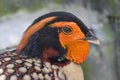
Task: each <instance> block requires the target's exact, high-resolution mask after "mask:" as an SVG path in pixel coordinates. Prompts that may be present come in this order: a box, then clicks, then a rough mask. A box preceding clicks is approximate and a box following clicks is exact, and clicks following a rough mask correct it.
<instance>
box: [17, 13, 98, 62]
mask: <svg viewBox="0 0 120 80" xmlns="http://www.w3.org/2000/svg"><path fill="white" fill-rule="evenodd" d="M90 42H92V43H96V42H97V38H96V36H95V35H94V34H93V33H92V32H91V31H90V30H89V29H88V28H87V27H86V26H85V25H84V23H83V22H82V21H81V20H80V19H78V18H77V17H76V16H75V15H73V14H71V13H68V12H51V13H48V14H46V15H43V16H41V17H39V18H37V19H36V20H35V21H34V22H33V23H32V25H31V26H30V27H29V28H28V29H27V30H26V31H25V32H24V35H23V38H22V40H21V42H20V44H19V45H18V47H17V51H18V52H19V53H21V54H22V55H24V56H27V57H40V58H41V59H43V60H45V61H51V62H54V61H58V62H64V61H65V60H67V61H72V62H75V63H78V64H80V63H82V62H83V61H85V60H86V58H87V56H88V53H89V50H90V45H89V44H90Z"/></svg>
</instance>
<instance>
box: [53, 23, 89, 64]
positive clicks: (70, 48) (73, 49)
mask: <svg viewBox="0 0 120 80" xmlns="http://www.w3.org/2000/svg"><path fill="white" fill-rule="evenodd" d="M51 26H57V27H69V28H71V29H72V30H71V33H70V34H65V33H64V32H61V33H60V34H59V38H60V42H61V44H62V46H63V47H64V48H66V49H67V54H66V58H67V59H68V60H70V61H73V62H75V63H78V64H80V63H82V62H83V61H85V60H86V59H87V57H88V54H89V50H90V45H89V42H87V41H85V40H84V38H85V35H84V33H83V32H82V31H81V29H80V28H79V26H78V25H77V24H76V23H74V22H56V23H54V24H52V25H51Z"/></svg>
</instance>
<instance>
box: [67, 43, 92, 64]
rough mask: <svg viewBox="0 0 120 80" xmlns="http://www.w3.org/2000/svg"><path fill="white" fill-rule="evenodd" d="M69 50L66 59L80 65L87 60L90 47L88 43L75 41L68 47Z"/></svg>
mask: <svg viewBox="0 0 120 80" xmlns="http://www.w3.org/2000/svg"><path fill="white" fill-rule="evenodd" d="M67 48H68V51H67V55H66V58H67V59H68V60H70V61H72V62H75V63H78V64H80V63H82V62H84V61H85V60H86V59H87V57H88V54H89V50H90V45H89V42H87V41H73V42H71V43H69V44H68V45H67Z"/></svg>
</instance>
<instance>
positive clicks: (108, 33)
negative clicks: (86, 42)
mask: <svg viewBox="0 0 120 80" xmlns="http://www.w3.org/2000/svg"><path fill="white" fill-rule="evenodd" d="M51 11H67V12H71V13H73V14H75V15H76V16H78V17H79V18H80V19H81V20H82V21H83V22H84V23H85V24H86V25H87V26H88V27H90V28H91V29H93V31H94V32H95V34H96V35H97V36H98V38H99V39H100V42H101V44H100V46H96V45H91V46H92V48H91V52H90V55H89V58H88V59H87V61H86V62H84V63H83V64H82V67H83V70H84V76H85V80H120V37H119V35H120V0H0V44H1V46H0V49H3V48H5V47H10V46H11V45H12V46H14V45H17V43H18V41H19V40H18V39H20V36H21V35H22V32H23V31H24V30H25V29H26V28H27V27H28V26H29V25H30V23H32V21H33V20H34V19H35V18H37V17H39V16H40V15H42V14H45V13H48V12H51ZM17 20H18V21H17ZM19 20H20V21H19ZM20 31H22V32H20ZM10 33H11V34H10ZM17 33H19V34H17ZM15 34H16V35H15ZM7 40H10V42H11V44H9V43H10V42H7ZM15 42H16V43H15ZM3 46H4V47H3ZM73 74H74V73H73Z"/></svg>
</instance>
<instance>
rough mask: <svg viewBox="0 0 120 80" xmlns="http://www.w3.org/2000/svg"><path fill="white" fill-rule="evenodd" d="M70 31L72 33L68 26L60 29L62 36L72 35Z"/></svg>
mask: <svg viewBox="0 0 120 80" xmlns="http://www.w3.org/2000/svg"><path fill="white" fill-rule="evenodd" d="M72 31H73V30H72V28H71V27H69V26H66V27H62V32H63V33H64V34H67V35H70V34H71V33H72Z"/></svg>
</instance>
